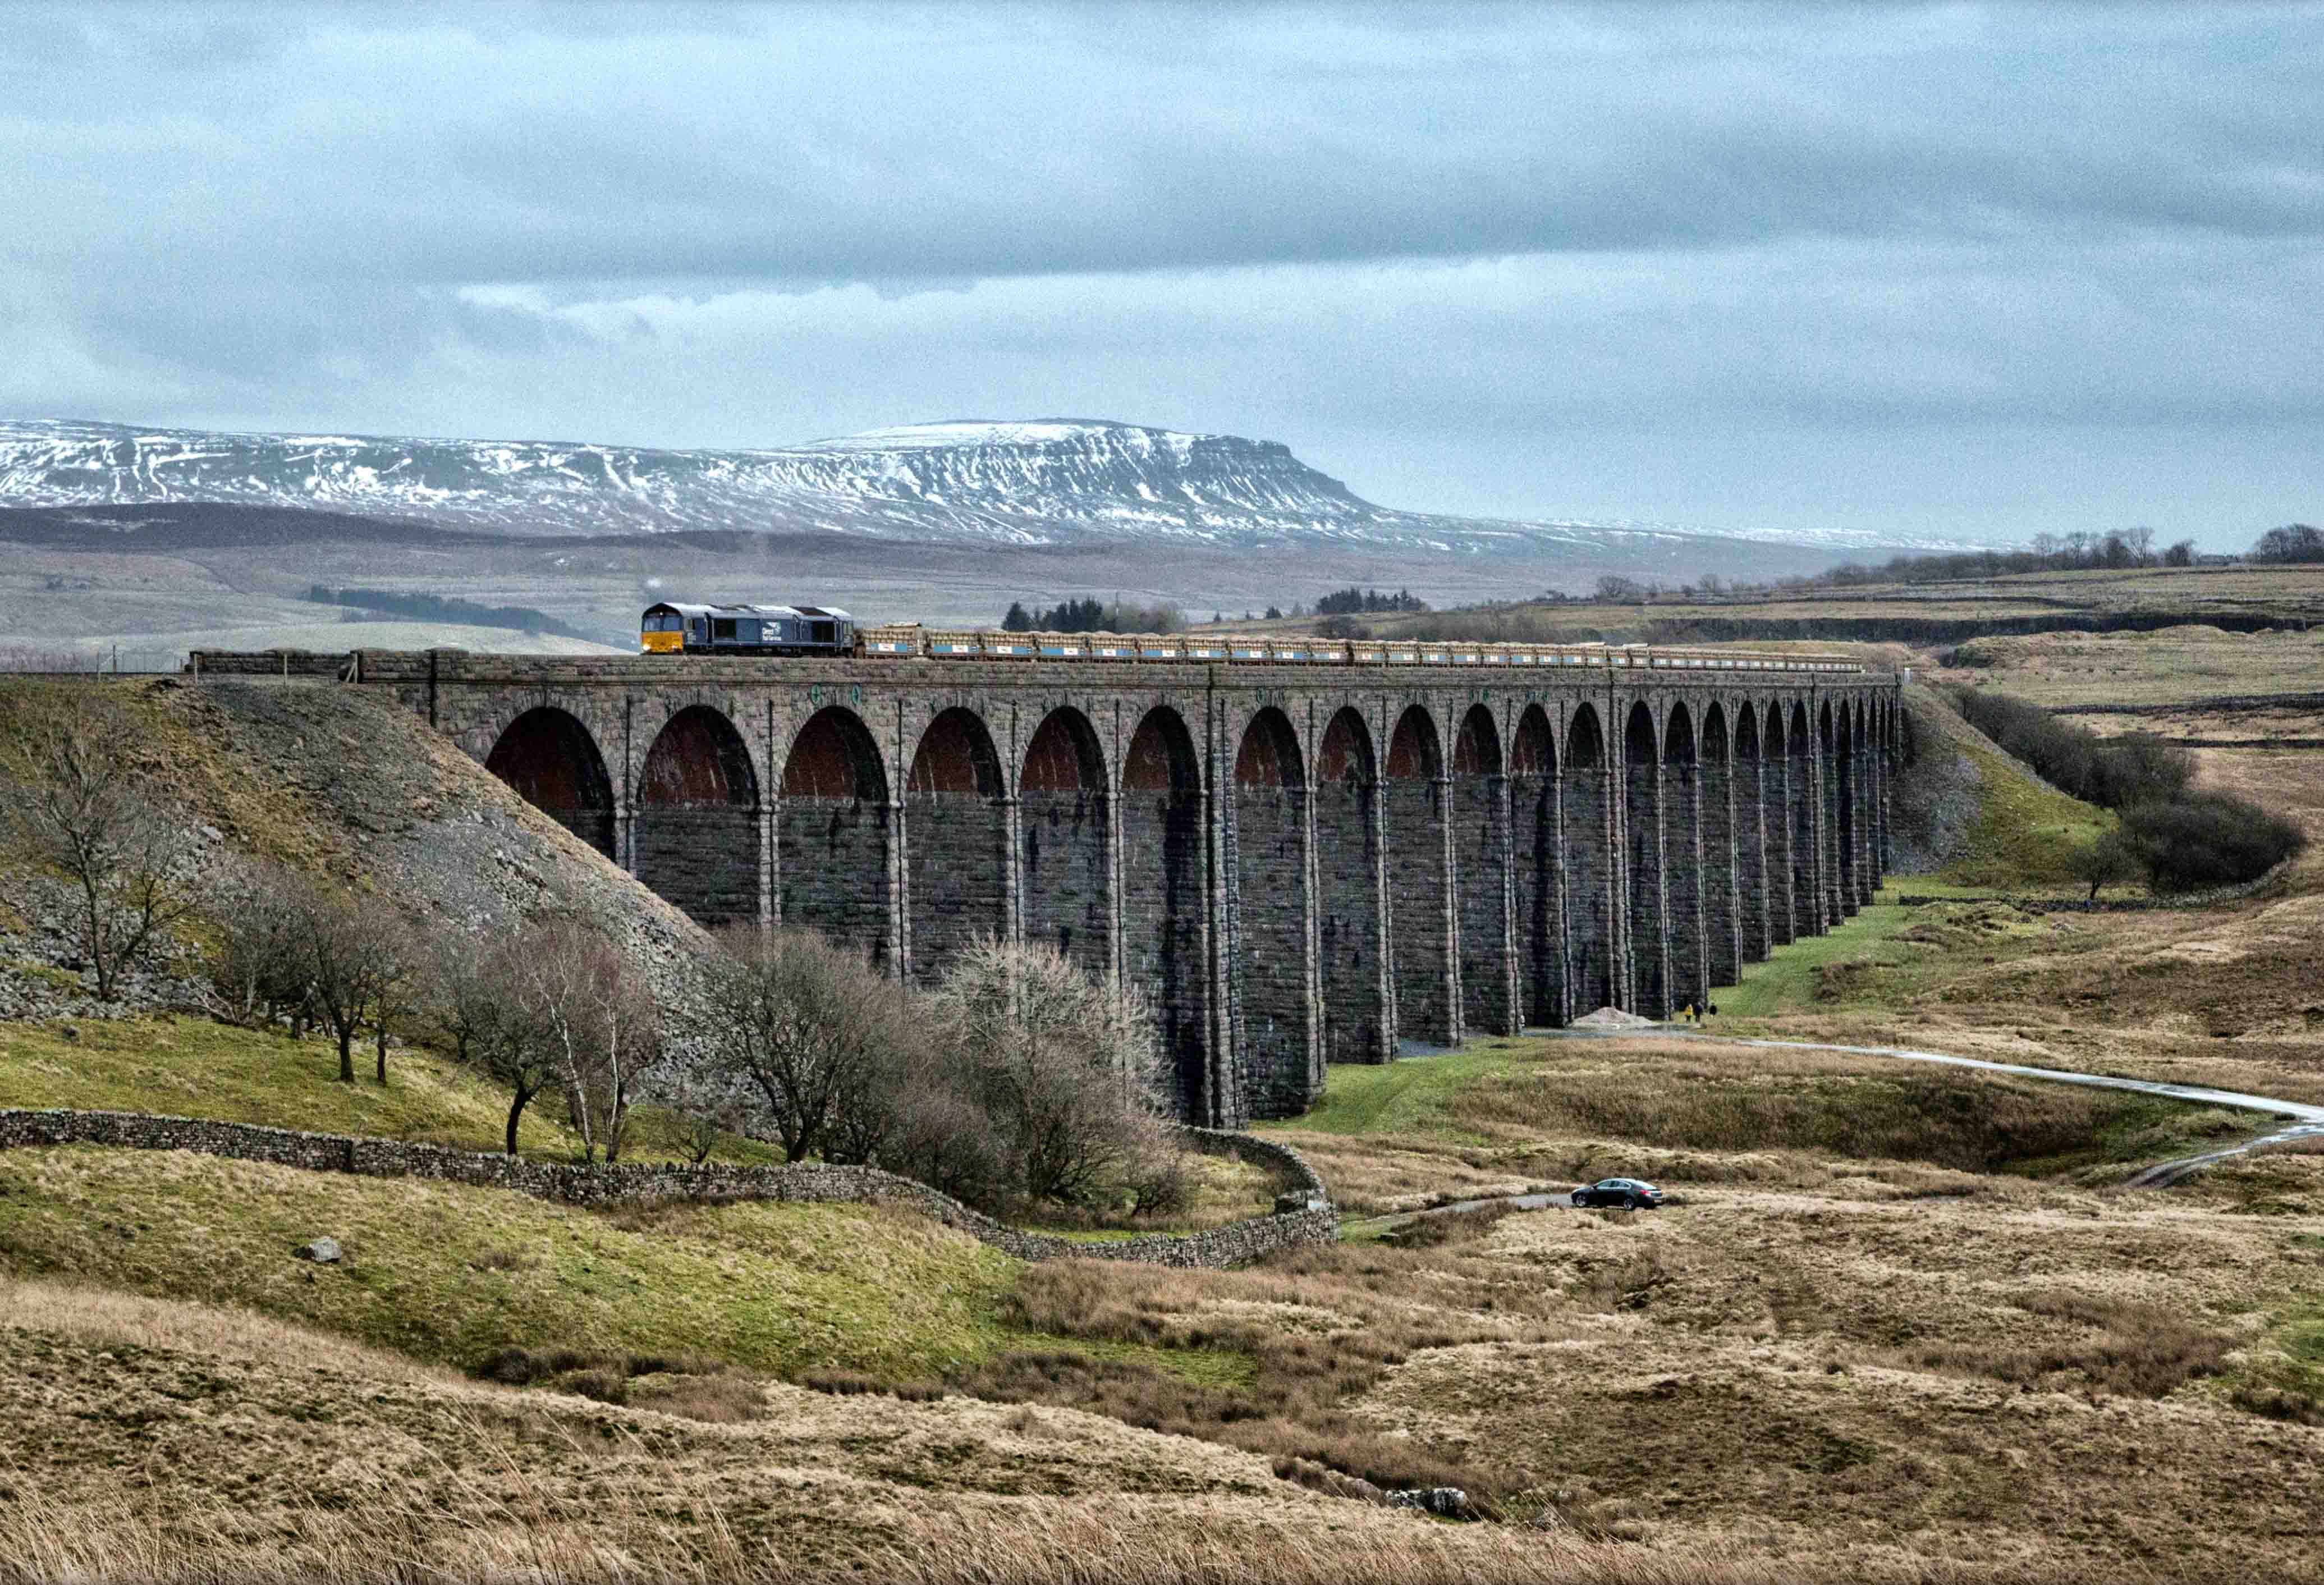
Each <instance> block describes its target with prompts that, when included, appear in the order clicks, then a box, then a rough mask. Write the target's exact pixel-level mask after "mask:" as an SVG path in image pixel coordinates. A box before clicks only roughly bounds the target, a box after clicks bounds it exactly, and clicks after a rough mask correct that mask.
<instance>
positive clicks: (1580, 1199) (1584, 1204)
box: [1567, 1189, 1590, 1211]
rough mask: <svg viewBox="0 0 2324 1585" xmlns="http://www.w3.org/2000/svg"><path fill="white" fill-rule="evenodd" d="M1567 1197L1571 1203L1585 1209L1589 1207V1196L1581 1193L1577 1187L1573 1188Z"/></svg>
mask: <svg viewBox="0 0 2324 1585" xmlns="http://www.w3.org/2000/svg"><path fill="white" fill-rule="evenodd" d="M1567 1198H1568V1199H1570V1200H1572V1202H1573V1203H1574V1204H1575V1205H1576V1206H1578V1207H1579V1208H1581V1209H1582V1210H1584V1211H1587V1210H1589V1209H1590V1196H1589V1195H1587V1194H1585V1193H1582V1191H1581V1190H1579V1189H1576V1190H1574V1191H1573V1193H1572V1194H1570V1195H1568V1196H1567Z"/></svg>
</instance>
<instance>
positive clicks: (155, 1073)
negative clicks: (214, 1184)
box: [0, 1017, 782, 1163]
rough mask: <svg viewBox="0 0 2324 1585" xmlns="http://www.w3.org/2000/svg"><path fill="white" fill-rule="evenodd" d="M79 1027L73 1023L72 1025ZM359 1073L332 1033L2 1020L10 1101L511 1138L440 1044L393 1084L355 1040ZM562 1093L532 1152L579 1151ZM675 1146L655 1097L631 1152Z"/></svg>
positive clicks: (726, 1156) (2, 1060)
mask: <svg viewBox="0 0 2324 1585" xmlns="http://www.w3.org/2000/svg"><path fill="white" fill-rule="evenodd" d="M68 1030H69V1031H70V1033H68V1032H67V1031H68ZM355 1069H356V1072H357V1073H358V1074H360V1075H362V1076H361V1077H360V1078H358V1079H357V1080H356V1082H355V1083H352V1084H342V1083H339V1082H338V1077H337V1074H338V1071H339V1058H338V1051H337V1047H336V1046H334V1045H333V1044H332V1043H331V1042H329V1041H327V1040H304V1041H298V1040H293V1039H291V1037H289V1036H288V1035H286V1034H282V1033H279V1032H275V1031H270V1030H262V1029H244V1028H241V1027H236V1026H234V1025H231V1024H217V1023H212V1022H210V1021H208V1019H203V1018H167V1017H163V1018H123V1019H111V1018H89V1019H84V1020H82V1021H80V1022H78V1023H74V1024H7V1023H0V1104H5V1105H9V1106H66V1107H78V1108H85V1109H90V1110H107V1111H150V1112H161V1113H165V1114H167V1115H170V1116H173V1117H198V1118H212V1119H216V1120H219V1121H222V1122H240V1123H260V1124H263V1125H266V1126H268V1127H271V1128H282V1129H310V1130H312V1131H314V1132H317V1133H327V1134H367V1135H370V1136H373V1137H374V1138H390V1139H413V1140H419V1141H421V1142H424V1143H427V1144H433V1145H449V1146H454V1147H459V1148H463V1149H470V1150H497V1149H499V1148H501V1147H502V1144H503V1138H504V1130H505V1129H506V1127H507V1123H508V1098H507V1096H506V1094H505V1093H504V1092H502V1091H501V1090H499V1089H498V1088H496V1087H495V1086H493V1085H492V1084H490V1083H487V1082H486V1081H484V1079H483V1078H481V1077H480V1076H478V1075H477V1074H473V1073H470V1072H468V1071H466V1069H464V1068H462V1067H460V1066H459V1065H458V1064H455V1063H452V1062H449V1061H447V1060H446V1059H445V1058H443V1057H441V1056H438V1055H435V1054H434V1053H432V1052H429V1051H425V1050H420V1049H414V1048H407V1047H394V1048H391V1049H390V1051H389V1053H388V1063H387V1074H388V1082H387V1083H386V1085H385V1086H384V1087H383V1086H381V1085H379V1084H376V1083H373V1081H372V1078H371V1074H372V1071H373V1070H372V1057H371V1053H370V1052H369V1051H368V1050H359V1051H358V1052H357V1053H356V1058H355ZM562 1118H563V1114H562V1112H561V1111H559V1110H558V1107H557V1102H556V1100H555V1098H554V1097H553V1096H552V1097H547V1098H544V1099H543V1100H539V1101H534V1102H533V1104H532V1105H531V1106H530V1108H528V1109H527V1110H526V1112H525V1117H524V1122H523V1125H522V1127H521V1129H520V1130H519V1132H518V1136H517V1143H518V1146H519V1147H520V1148H521V1149H522V1150H523V1151H524V1152H525V1153H526V1154H528V1155H540V1156H576V1157H577V1156H579V1155H580V1141H579V1140H578V1139H577V1138H576V1137H575V1136H574V1135H573V1134H572V1133H571V1132H570V1131H569V1130H568V1129H566V1128H565V1126H564V1124H563V1121H562ZM676 1153H677V1139H676V1135H675V1129H674V1127H673V1125H672V1121H671V1120H670V1119H669V1117H668V1116H667V1114H664V1113H661V1112H660V1111H659V1110H657V1109H653V1108H644V1107H641V1108H639V1109H638V1110H637V1111H636V1112H635V1113H634V1114H633V1118H632V1141H631V1155H632V1156H633V1157H636V1158H641V1159H648V1158H653V1157H657V1156H659V1157H668V1156H672V1155H675V1154H676ZM714 1158H715V1159H717V1160H722V1161H735V1162H745V1163H772V1162H777V1161H779V1160H780V1159H781V1158H782V1157H781V1155H780V1153H779V1152H778V1151H774V1150H770V1149H769V1148H768V1147H765V1146H762V1145H759V1144H756V1143H754V1142H752V1141H751V1140H748V1139H742V1138H728V1139H725V1140H724V1141H722V1142H721V1145H720V1147H719V1149H718V1150H717V1152H715V1157H714Z"/></svg>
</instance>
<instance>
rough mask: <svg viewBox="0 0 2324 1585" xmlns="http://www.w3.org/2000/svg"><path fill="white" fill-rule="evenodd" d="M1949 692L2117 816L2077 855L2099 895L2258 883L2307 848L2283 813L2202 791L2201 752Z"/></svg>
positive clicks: (1963, 691)
mask: <svg viewBox="0 0 2324 1585" xmlns="http://www.w3.org/2000/svg"><path fill="white" fill-rule="evenodd" d="M1948 692H1949V695H1950V698H1951V700H1952V703H1953V705H1954V707H1955V708H1956V709H1958V710H1959V711H1960V714H1961V717H1962V719H1964V720H1966V721H1967V722H1968V723H1969V724H1970V725H1971V726H1974V727H1976V728H1977V729H1978V731H1979V732H1981V733H1985V735H1986V736H1987V737H1988V738H1991V739H1992V740H1993V741H1994V742H1995V743H1996V744H1997V745H1998V746H1999V747H2001V748H2002V749H2003V750H2005V751H2007V752H2009V753H2010V754H2012V755H2015V757H2016V758H2018V759H2020V760H2024V762H2025V763H2026V764H2028V765H2030V766H2032V767H2033V770H2034V771H2035V773H2036V774H2038V775H2039V776H2040V777H2041V778H2042V779H2043V780H2044V781H2047V782H2049V783H2050V784H2051V785H2052V787H2055V788H2057V789H2058V790H2059V791H2061V792H2063V793H2067V794H2070V795H2071V796H2072V797H2078V798H2080V799H2081V800H2082V801H2083V802H2085V803H2090V804H2097V805H2098V806H2100V807H2102V808H2107V809H2112V810H2114V811H2115V812H2116V825H2115V828H2114V829H2113V830H2111V831H2109V832H2107V834H2105V835H2103V836H2101V837H2100V838H2099V839H2098V842H2097V843H2094V844H2093V845H2092V846H2091V847H2090V849H2089V851H2088V852H2085V853H2083V854H2082V855H2081V856H2080V861H2079V867H2080V875H2081V878H2082V879H2083V880H2087V881H2088V882H2089V888H2090V896H2091V898H2093V899H2095V898H2097V896H2098V889H2099V888H2100V887H2103V886H2108V885H2114V884H2117V883H2120V882H2125V881H2133V880H2139V881H2144V883H2145V884H2146V885H2147V886H2148V887H2150V888H2151V889H2153V890H2155V891H2157V892H2164V893H2170V892H2188V891H2201V890H2204V889H2209V888H2211V887H2215V886H2233V885H2236V884H2239V883H2241V882H2243V881H2246V880H2257V879H2259V878H2260V877H2261V876H2262V875H2264V874H2266V873H2267V872H2268V871H2270V870H2272V869H2273V868H2274V867H2275V866H2276V865H2277V864H2279V863H2282V862H2283V861H2284V860H2286V859H2288V858H2291V857H2292V855H2294V854H2295V853H2298V852H2301V850H2302V849H2304V848H2305V847H2306V846H2307V845H2308V839H2307V836H2306V835H2305V834H2303V833H2302V832H2301V829H2300V827H2299V826H2298V825H2295V824H2293V823H2292V821H2290V820H2288V819H2286V818H2284V817H2283V816H2281V815H2277V814H2274V813H2273V812H2271V811H2269V810H2266V809H2263V808H2261V807H2260V806H2258V805H2257V804H2255V803H2253V802H2251V801H2250V800H2249V799H2247V798H2239V797H2235V796H2234V795H2233V794H2231V793H2222V792H2208V791H2203V790H2200V789H2199V788H2196V787H2195V786H2194V785H2193V783H2194V777H2195V761H2194V759H2193V757H2192V756H2191V755H2190V754H2189V753H2188V752H2187V751H2186V750H2184V749H2181V748H2180V747H2178V746H2177V745H2176V744H2174V743H2172V742H2167V741H2165V740H2164V739H2163V738H2161V737H2158V736H2156V735H2155V734H2154V733H2149V732H2131V733H2123V734H2121V735H2120V736H2118V737H2100V736H2099V735H2098V733H2094V732H2092V731H2090V730H2089V728H2088V727H2085V726H2078V725H2076V724H2074V723H2071V722H2069V721H2063V720H2061V719H2060V718H2059V717H2058V716H2056V715H2054V714H2052V713H2051V712H2050V711H2048V710H2045V709H2043V707H2042V706H2041V705H2036V704H2033V702H2032V701H2030V700H2027V699H2021V698H2018V697H2015V696H2013V695H2009V694H2004V693H1999V692H1997V691H1995V690H1993V689H1990V688H1978V687H1952V688H1950V690H1948Z"/></svg>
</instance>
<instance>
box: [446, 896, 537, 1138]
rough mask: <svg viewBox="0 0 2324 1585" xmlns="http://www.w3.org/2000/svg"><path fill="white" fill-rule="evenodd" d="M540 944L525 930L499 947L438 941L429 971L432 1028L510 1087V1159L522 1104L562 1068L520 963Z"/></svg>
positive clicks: (464, 1058) (460, 1056) (460, 1055)
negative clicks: (525, 932) (434, 1027)
mask: <svg viewBox="0 0 2324 1585" xmlns="http://www.w3.org/2000/svg"><path fill="white" fill-rule="evenodd" d="M539 945H540V944H539V941H538V940H537V939H536V937H535V936H534V935H532V934H531V933H530V932H529V933H527V934H525V935H520V936H518V937H517V938H516V939H515V940H514V941H511V942H503V943H502V944H501V945H498V946H493V945H487V944H485V943H484V942H481V941H477V940H474V939H471V938H465V937H454V938H452V939H450V940H448V941H446V942H443V943H441V944H440V945H438V949H437V952H436V955H435V959H434V963H433V964H432V966H431V971H430V972H429V976H428V983H429V987H430V989H431V991H432V992H433V999H434V1000H433V1004H432V1009H431V1010H432V1013H433V1017H434V1020H435V1023H436V1027H438V1029H440V1030H441V1031H442V1032H443V1034H444V1036H445V1037H446V1038H447V1039H448V1040H450V1041H451V1043H452V1051H453V1055H454V1056H455V1058H456V1059H457V1060H458V1061H460V1062H462V1063H464V1064H467V1065H469V1066H471V1067H473V1068H475V1070H476V1071H477V1072H479V1073H481V1074H484V1076H485V1077H487V1078H490V1079H492V1080H493V1081H495V1082H496V1083H499V1084H500V1085H501V1087H502V1088H503V1089H504V1090H507V1091H508V1092H510V1100H509V1110H508V1128H507V1134H506V1141H505V1146H504V1148H505V1149H506V1150H507V1152H508V1153H509V1154H510V1155H511V1156H514V1155H515V1154H517V1143H516V1141H517V1128H518V1125H519V1124H521V1122H522V1121H523V1120H524V1113H525V1108H527V1107H528V1106H530V1105H531V1104H532V1102H533V1101H534V1099H535V1098H536V1097H538V1096H539V1094H540V1092H542V1091H543V1090H545V1089H547V1088H548V1087H549V1085H551V1084H553V1083H556V1082H557V1079H558V1075H559V1074H561V1073H562V1072H563V1071H564V1053H563V1048H562V1046H560V1045H559V1043H558V1040H557V1039H556V1038H555V1037H554V1035H553V1034H552V1032H551V1030H550V1029H549V1027H548V1026H547V1023H546V1021H545V1020H544V1019H543V1018H541V1017H539V1013H538V1010H537V1009H536V1007H535V1005H534V1002H533V1000H532V998H531V995H530V977H529V976H528V975H527V974H526V973H525V972H523V969H522V967H521V965H522V964H523V963H525V961H526V960H527V958H528V957H529V956H530V954H533V953H534V952H535V951H537V950H539Z"/></svg>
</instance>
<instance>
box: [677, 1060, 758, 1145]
mask: <svg viewBox="0 0 2324 1585" xmlns="http://www.w3.org/2000/svg"><path fill="white" fill-rule="evenodd" d="M669 1110H670V1112H671V1113H672V1115H673V1116H675V1117H676V1118H677V1120H678V1148H680V1149H681V1150H684V1151H685V1152H686V1156H687V1160H689V1161H691V1162H693V1163H694V1165H695V1166H701V1165H702V1164H703V1163H704V1162H705V1161H707V1160H709V1159H710V1157H711V1154H712V1153H713V1152H714V1151H715V1150H716V1149H717V1148H718V1147H719V1145H720V1144H721V1143H722V1142H724V1140H725V1139H726V1138H727V1137H728V1136H729V1135H732V1134H739V1133H741V1132H742V1127H743V1121H744V1119H743V1116H742V1107H741V1105H740V1104H738V1103H737V1101H736V1100H735V1098H734V1096H733V1093H732V1092H729V1091H727V1090H725V1089H724V1088H723V1087H722V1086H720V1085H719V1084H717V1083H715V1082H714V1079H713V1077H712V1076H711V1075H708V1074H705V1073H704V1072H703V1070H702V1069H701V1068H700V1067H698V1066H696V1064H690V1063H687V1064H679V1065H678V1069H677V1071H676V1072H675V1073H674V1074H672V1075H671V1077H670V1079H669Z"/></svg>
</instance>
